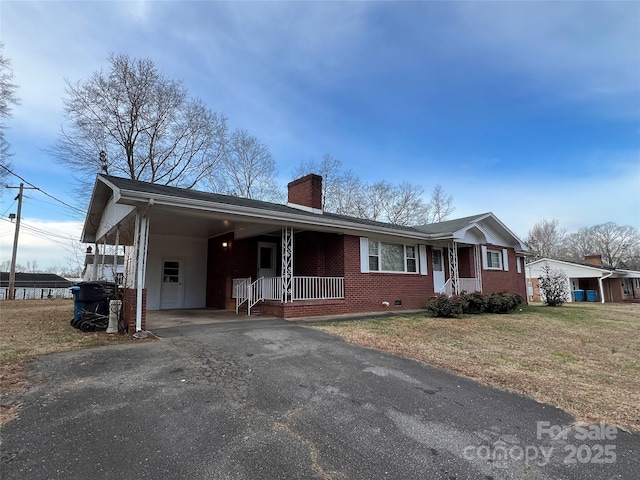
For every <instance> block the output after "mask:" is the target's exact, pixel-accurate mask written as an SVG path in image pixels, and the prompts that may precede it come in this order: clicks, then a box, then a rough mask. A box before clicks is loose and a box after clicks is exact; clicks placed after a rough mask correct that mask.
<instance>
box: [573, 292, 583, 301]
mask: <svg viewBox="0 0 640 480" xmlns="http://www.w3.org/2000/svg"><path fill="white" fill-rule="evenodd" d="M573 301H574V302H584V290H574V291H573Z"/></svg>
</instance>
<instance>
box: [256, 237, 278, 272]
mask: <svg viewBox="0 0 640 480" xmlns="http://www.w3.org/2000/svg"><path fill="white" fill-rule="evenodd" d="M276 252H277V245H276V244H275V243H265V242H260V243H258V278H260V277H265V278H268V277H275V276H276Z"/></svg>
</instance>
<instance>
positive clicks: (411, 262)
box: [404, 245, 418, 273]
mask: <svg viewBox="0 0 640 480" xmlns="http://www.w3.org/2000/svg"><path fill="white" fill-rule="evenodd" d="M404 253H405V258H406V259H407V272H413V273H415V272H417V271H418V267H417V262H416V247H412V246H409V245H405V247H404Z"/></svg>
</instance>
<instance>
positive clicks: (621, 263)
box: [526, 219, 640, 270]
mask: <svg viewBox="0 0 640 480" xmlns="http://www.w3.org/2000/svg"><path fill="white" fill-rule="evenodd" d="M526 244H527V246H528V247H529V250H530V251H531V253H532V254H533V256H532V258H531V260H537V259H540V258H553V259H558V260H568V261H574V262H584V257H585V255H588V254H598V255H602V262H603V263H604V264H606V265H611V266H614V267H617V268H622V269H630V270H640V233H639V232H638V229H637V228H636V227H633V226H631V225H618V224H617V223H615V222H606V223H601V224H598V225H593V226H590V227H583V228H580V229H578V230H577V231H576V232H572V233H569V232H567V231H566V230H565V229H563V228H562V227H561V226H560V222H559V221H558V220H557V219H552V220H541V221H539V222H537V223H536V224H535V225H534V226H533V227H532V228H531V230H529V233H528V235H527V238H526Z"/></svg>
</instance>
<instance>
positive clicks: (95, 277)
mask: <svg viewBox="0 0 640 480" xmlns="http://www.w3.org/2000/svg"><path fill="white" fill-rule="evenodd" d="M99 254H100V251H99V250H98V241H97V240H96V253H94V254H93V270H92V271H91V280H93V281H94V282H95V281H96V280H98V255H99Z"/></svg>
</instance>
